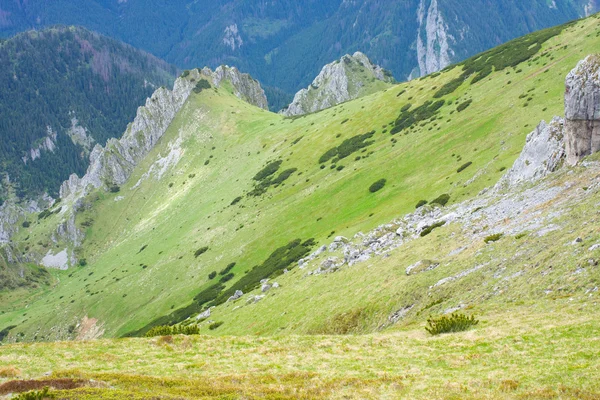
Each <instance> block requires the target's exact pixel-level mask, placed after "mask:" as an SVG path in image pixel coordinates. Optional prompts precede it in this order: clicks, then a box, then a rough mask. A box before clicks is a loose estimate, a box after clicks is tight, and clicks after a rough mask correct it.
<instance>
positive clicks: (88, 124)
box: [0, 26, 177, 198]
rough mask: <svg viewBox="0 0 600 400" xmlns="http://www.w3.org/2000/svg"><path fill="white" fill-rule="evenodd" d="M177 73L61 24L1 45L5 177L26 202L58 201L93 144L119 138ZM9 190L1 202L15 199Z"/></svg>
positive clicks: (0, 131) (0, 146) (0, 152)
mask: <svg viewBox="0 0 600 400" xmlns="http://www.w3.org/2000/svg"><path fill="white" fill-rule="evenodd" d="M176 72H177V69H176V68H175V67H174V66H171V65H169V64H167V63H166V62H164V61H161V60H159V59H157V58H156V57H154V56H151V55H149V54H147V53H144V52H142V51H140V50H137V49H134V48H133V47H131V46H129V45H126V44H124V43H120V42H118V41H116V40H113V39H109V38H106V37H104V36H102V35H100V34H97V33H93V32H90V31H87V30H85V29H83V28H75V27H64V26H57V27H53V28H49V29H46V30H43V31H30V32H26V33H23V34H19V35H17V36H15V37H13V38H11V39H9V40H7V41H4V42H2V43H0V85H1V86H2V88H3V89H2V92H1V93H0V175H2V178H3V179H5V178H7V177H8V180H9V181H10V182H12V184H11V188H12V189H15V191H16V194H17V195H18V196H19V197H25V196H36V195H41V194H43V193H45V192H47V193H49V194H51V195H54V196H56V195H57V194H58V188H59V186H60V184H61V183H62V181H64V180H65V179H67V178H68V176H69V175H70V174H71V173H74V172H75V173H82V172H83V171H85V168H87V165H88V155H89V153H90V151H91V149H92V147H93V146H94V144H101V145H103V144H104V143H105V142H106V141H107V140H108V139H110V138H113V137H119V136H120V135H121V134H122V133H123V131H125V128H126V126H127V124H128V123H129V122H130V121H131V120H132V119H133V117H134V116H135V112H136V109H137V107H138V106H140V105H142V104H143V103H144V102H145V100H146V98H147V97H148V96H150V95H151V94H152V92H154V90H155V89H157V88H158V87H160V86H163V85H169V84H171V83H172V81H173V80H174V77H175V74H176ZM11 188H9V187H7V186H5V185H3V188H2V190H1V192H2V193H0V198H6V197H7V196H9V195H10V193H9V192H10V190H9V189H11Z"/></svg>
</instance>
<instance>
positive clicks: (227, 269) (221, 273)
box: [219, 262, 235, 275]
mask: <svg viewBox="0 0 600 400" xmlns="http://www.w3.org/2000/svg"><path fill="white" fill-rule="evenodd" d="M233 267H235V263H234V262H232V263H229V264H227V266H226V267H225V268H223V269H222V270H221V271H220V272H219V275H227V274H228V273H229V271H231V270H232V269H233Z"/></svg>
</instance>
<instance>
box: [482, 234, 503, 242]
mask: <svg viewBox="0 0 600 400" xmlns="http://www.w3.org/2000/svg"><path fill="white" fill-rule="evenodd" d="M502 236H504V234H503V233H495V234H493V235H490V236H487V237H486V238H485V239H483V241H484V242H485V243H491V242H497V241H498V240H500V239H501V238H502Z"/></svg>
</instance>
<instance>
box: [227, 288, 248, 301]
mask: <svg viewBox="0 0 600 400" xmlns="http://www.w3.org/2000/svg"><path fill="white" fill-rule="evenodd" d="M243 295H244V292H242V291H241V290H236V291H235V293H234V294H233V296H231V297H230V298H228V299H227V301H235V300H237V299H239V298H240V297H242V296H243Z"/></svg>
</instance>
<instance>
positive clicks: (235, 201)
mask: <svg viewBox="0 0 600 400" xmlns="http://www.w3.org/2000/svg"><path fill="white" fill-rule="evenodd" d="M240 201H242V196H238V197H236V198H235V199H233V201H232V202H231V205H232V206H235V205H236V204H237V203H239V202H240Z"/></svg>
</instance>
